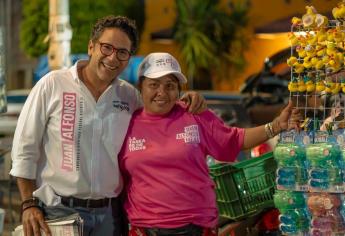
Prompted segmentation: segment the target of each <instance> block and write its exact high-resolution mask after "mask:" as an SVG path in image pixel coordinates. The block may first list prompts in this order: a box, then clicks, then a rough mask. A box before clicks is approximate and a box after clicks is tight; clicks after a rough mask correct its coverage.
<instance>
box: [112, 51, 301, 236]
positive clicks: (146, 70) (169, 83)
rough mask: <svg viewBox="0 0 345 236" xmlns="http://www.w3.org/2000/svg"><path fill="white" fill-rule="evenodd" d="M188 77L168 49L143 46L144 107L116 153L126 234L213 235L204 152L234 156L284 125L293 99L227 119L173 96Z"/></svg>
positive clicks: (210, 183)
mask: <svg viewBox="0 0 345 236" xmlns="http://www.w3.org/2000/svg"><path fill="white" fill-rule="evenodd" d="M186 82H187V80H186V78H185V76H184V75H183V74H182V73H181V69H180V65H179V64H178V62H177V61H176V59H175V58H174V57H172V56H171V55H170V54H168V53H152V54H149V55H148V56H147V57H146V58H145V59H144V61H143V62H142V63H141V65H140V67H139V89H140V91H141V95H142V98H143V102H144V107H143V108H142V109H140V110H137V111H136V112H135V113H134V114H133V117H132V120H131V123H130V125H129V127H130V128H129V129H128V133H127V136H126V139H125V142H124V145H123V147H122V150H121V152H120V157H119V161H120V167H121V169H122V171H123V172H122V173H123V174H124V179H125V186H126V187H125V189H126V193H127V194H126V198H125V204H124V207H125V210H126V212H127V214H128V219H129V222H130V225H131V230H130V235H148V236H149V235H196V236H197V235H200V236H201V235H205V236H206V235H216V230H215V228H216V225H217V220H218V213H217V207H216V196H215V193H214V183H213V181H212V180H211V179H210V177H209V175H208V167H207V164H206V156H207V155H211V156H212V157H214V158H215V159H217V160H219V161H229V162H231V161H234V160H235V159H236V156H237V155H238V153H239V152H240V150H241V149H248V148H251V147H254V146H256V145H258V144H260V143H262V142H264V141H266V140H267V139H268V138H271V137H273V136H274V135H276V134H278V133H279V132H281V131H283V130H286V129H287V127H288V120H289V117H290V115H291V114H292V111H293V109H292V104H289V105H288V106H287V107H286V108H285V109H284V110H283V111H282V113H281V114H280V115H279V116H278V117H277V118H276V119H275V120H274V121H273V122H271V123H269V124H267V125H265V126H259V127H255V128H249V129H241V128H235V127H229V126H227V125H225V124H224V123H223V121H221V120H220V119H219V118H218V117H217V116H216V115H215V114H214V113H212V112H211V111H209V110H206V111H204V112H202V113H201V114H198V115H194V114H189V113H187V112H186V108H185V106H183V105H182V104H180V103H178V97H179V93H180V90H181V85H182V84H184V83H186ZM294 113H295V112H294Z"/></svg>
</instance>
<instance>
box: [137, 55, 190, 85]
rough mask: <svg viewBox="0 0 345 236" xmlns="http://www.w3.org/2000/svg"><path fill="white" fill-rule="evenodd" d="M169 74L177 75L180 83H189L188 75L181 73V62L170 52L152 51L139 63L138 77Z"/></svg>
mask: <svg viewBox="0 0 345 236" xmlns="http://www.w3.org/2000/svg"><path fill="white" fill-rule="evenodd" d="M169 74H173V75H175V76H176V78H177V79H178V81H179V83H180V84H185V83H187V79H186V77H185V76H184V75H183V74H182V73H181V67H180V65H179V63H178V62H177V60H176V59H175V58H174V57H173V56H172V55H170V54H169V53H165V52H155V53H150V54H149V55H147V56H146V57H145V58H144V60H143V61H142V62H141V64H140V65H139V71H138V78H140V77H143V76H144V77H147V78H150V79H156V78H159V77H162V76H164V75H169Z"/></svg>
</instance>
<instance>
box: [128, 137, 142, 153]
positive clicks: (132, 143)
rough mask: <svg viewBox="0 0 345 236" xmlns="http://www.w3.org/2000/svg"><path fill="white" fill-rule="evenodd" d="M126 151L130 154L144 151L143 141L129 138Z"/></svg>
mask: <svg viewBox="0 0 345 236" xmlns="http://www.w3.org/2000/svg"><path fill="white" fill-rule="evenodd" d="M128 149H129V151H130V152H134V151H139V150H145V149H146V146H145V139H137V138H135V137H133V138H131V137H130V138H129V144H128Z"/></svg>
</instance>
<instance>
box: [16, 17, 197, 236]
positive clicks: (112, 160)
mask: <svg viewBox="0 0 345 236" xmlns="http://www.w3.org/2000/svg"><path fill="white" fill-rule="evenodd" d="M137 45H138V36H137V30H136V27H135V23H134V22H133V21H131V20H129V19H128V18H126V17H120V16H118V17H114V16H108V17H104V18H102V19H100V20H99V21H98V22H97V23H96V25H95V26H94V27H93V30H92V33H91V39H90V41H89V45H88V55H89V60H88V61H78V62H77V63H76V64H75V65H74V66H72V67H71V68H69V69H62V70H57V71H52V72H50V73H49V74H47V75H46V76H44V77H43V78H42V79H41V80H40V81H39V82H38V83H37V84H36V86H35V87H34V88H33V89H32V91H31V93H30V95H29V97H28V99H27V101H26V103H25V105H24V107H23V110H22V112H21V115H20V117H19V120H18V125H17V128H16V132H15V135H14V140H13V149H12V160H13V166H12V169H11V172H10V174H11V175H13V176H15V177H17V183H18V187H19V190H20V194H21V197H22V200H23V203H22V223H23V226H24V231H25V234H26V235H28V236H29V235H40V228H42V230H43V231H44V232H45V233H46V234H47V235H50V231H49V228H48V227H47V225H46V223H45V222H44V219H45V218H46V219H49V218H53V217H58V216H65V215H68V214H71V213H73V212H78V213H79V214H80V216H81V217H82V218H83V220H84V234H85V235H111V234H113V235H120V223H119V222H120V219H121V215H120V213H119V212H120V211H119V208H120V207H119V200H118V195H119V194H120V192H121V190H122V178H121V175H120V173H119V168H118V161H117V154H118V152H119V150H120V148H121V146H122V143H123V139H124V137H125V135H126V132H127V128H128V125H129V121H130V118H131V115H132V113H133V112H134V111H135V110H136V109H137V108H139V107H140V106H141V100H140V98H139V94H138V92H137V90H136V89H135V88H134V87H132V86H131V85H130V84H128V83H127V82H125V81H122V80H119V79H117V77H118V75H119V74H120V73H121V72H122V71H123V70H124V69H125V68H126V66H127V65H128V60H129V58H130V56H131V55H132V54H133V53H134V52H135V50H136V49H137ZM189 96H190V97H194V98H193V99H192V100H193V101H192V104H191V107H192V110H193V107H194V108H195V110H198V108H200V107H202V106H203V100H202V99H201V98H200V97H199V96H198V95H197V94H196V93H189ZM156 102H157V104H159V103H162V102H163V103H164V101H156ZM193 102H194V103H195V104H194V106H193ZM112 209H114V210H113V211H112Z"/></svg>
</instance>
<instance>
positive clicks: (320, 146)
mask: <svg viewBox="0 0 345 236" xmlns="http://www.w3.org/2000/svg"><path fill="white" fill-rule="evenodd" d="M306 155H307V159H308V161H309V164H310V169H309V186H310V189H311V191H316V192H326V191H327V192H342V191H343V190H344V188H343V173H342V153H341V150H340V147H339V145H338V144H336V143H332V142H320V143H314V144H310V145H308V146H307V148H306Z"/></svg>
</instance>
